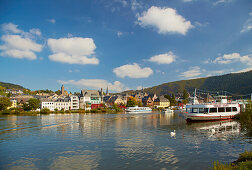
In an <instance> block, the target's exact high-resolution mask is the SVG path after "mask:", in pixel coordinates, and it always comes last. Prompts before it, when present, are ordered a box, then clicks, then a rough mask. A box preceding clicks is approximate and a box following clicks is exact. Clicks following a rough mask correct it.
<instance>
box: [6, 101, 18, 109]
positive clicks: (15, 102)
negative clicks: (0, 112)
mask: <svg viewBox="0 0 252 170" xmlns="http://www.w3.org/2000/svg"><path fill="white" fill-rule="evenodd" d="M10 101H11V106H10V107H8V108H7V109H10V108H16V107H17V100H15V99H11V100H10Z"/></svg>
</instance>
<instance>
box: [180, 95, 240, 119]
mask: <svg viewBox="0 0 252 170" xmlns="http://www.w3.org/2000/svg"><path fill="white" fill-rule="evenodd" d="M239 112H240V105H239V104H238V103H237V102H228V101H227V96H217V97H216V101H215V102H214V103H202V104H190V105H186V111H185V112H184V117H185V119H186V120H187V121H211V120H225V119H232V118H234V116H235V115H237V114H238V113H239Z"/></svg>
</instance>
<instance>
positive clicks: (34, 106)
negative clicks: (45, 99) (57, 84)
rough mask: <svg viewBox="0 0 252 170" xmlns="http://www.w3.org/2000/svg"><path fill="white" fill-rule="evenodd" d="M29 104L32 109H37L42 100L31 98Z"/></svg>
mask: <svg viewBox="0 0 252 170" xmlns="http://www.w3.org/2000/svg"><path fill="white" fill-rule="evenodd" d="M28 105H29V108H30V109H31V110H36V109H37V108H39V106H40V101H39V99H34V98H31V99H29V100H28Z"/></svg>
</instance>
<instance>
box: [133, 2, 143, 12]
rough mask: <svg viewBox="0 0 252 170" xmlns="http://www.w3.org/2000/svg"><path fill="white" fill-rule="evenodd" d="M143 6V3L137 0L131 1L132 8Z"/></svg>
mask: <svg viewBox="0 0 252 170" xmlns="http://www.w3.org/2000/svg"><path fill="white" fill-rule="evenodd" d="M141 8H143V4H142V3H141V2H137V0H132V1H131V10H132V11H135V10H137V9H141Z"/></svg>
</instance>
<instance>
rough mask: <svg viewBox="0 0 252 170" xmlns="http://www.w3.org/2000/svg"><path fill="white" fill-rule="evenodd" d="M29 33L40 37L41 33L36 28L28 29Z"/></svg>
mask: <svg viewBox="0 0 252 170" xmlns="http://www.w3.org/2000/svg"><path fill="white" fill-rule="evenodd" d="M30 33H31V34H35V35H38V36H41V32H40V30H39V29H38V28H33V29H30Z"/></svg>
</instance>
